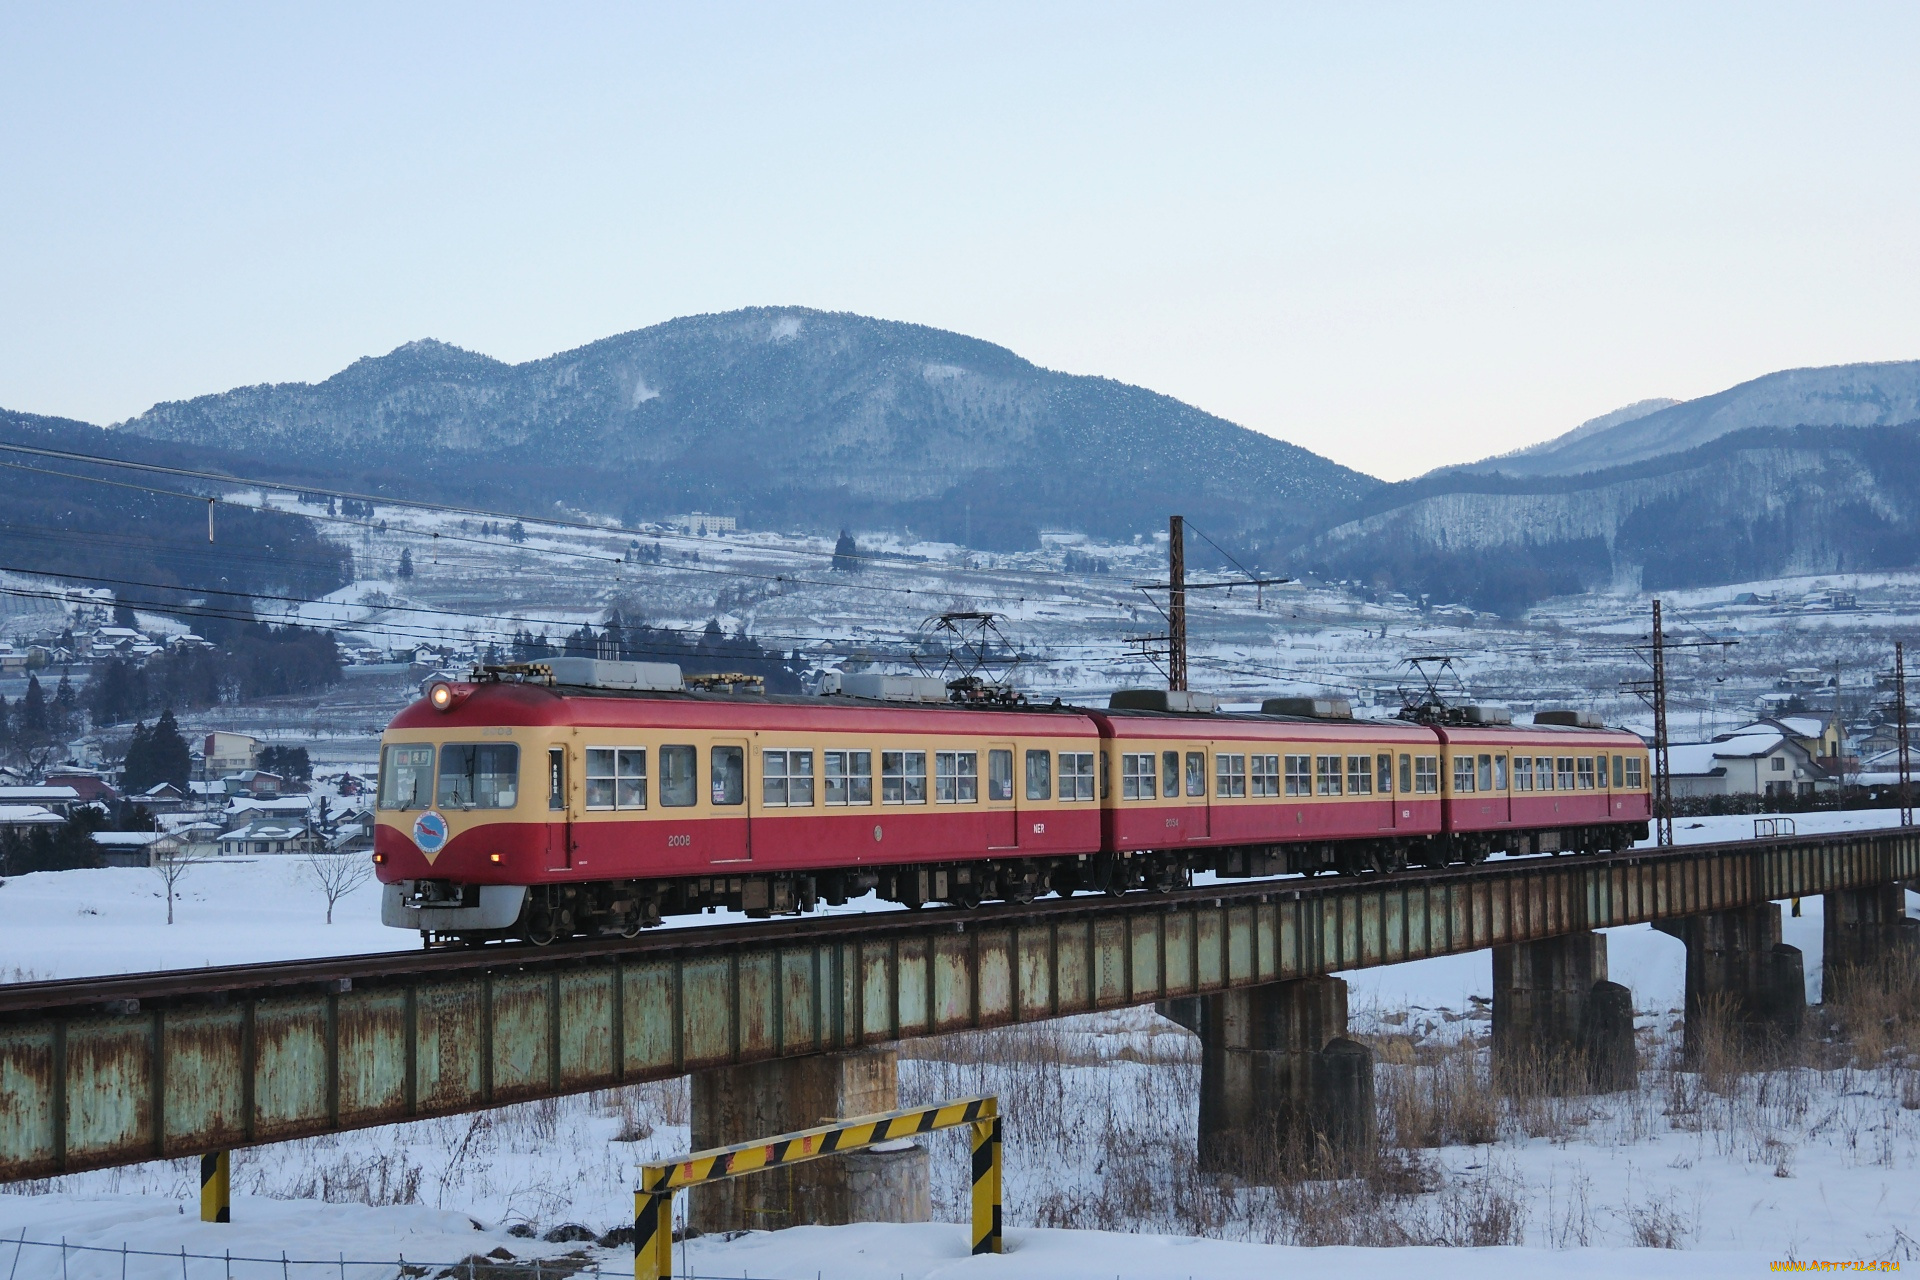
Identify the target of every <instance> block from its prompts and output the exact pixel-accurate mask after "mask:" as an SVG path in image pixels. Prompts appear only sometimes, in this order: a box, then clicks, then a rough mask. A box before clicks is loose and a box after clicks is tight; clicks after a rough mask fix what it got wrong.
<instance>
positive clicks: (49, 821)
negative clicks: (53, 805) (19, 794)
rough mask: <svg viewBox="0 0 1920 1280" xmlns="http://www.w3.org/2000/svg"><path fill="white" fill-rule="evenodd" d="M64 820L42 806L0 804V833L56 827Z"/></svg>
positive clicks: (64, 819) (64, 820)
mask: <svg viewBox="0 0 1920 1280" xmlns="http://www.w3.org/2000/svg"><path fill="white" fill-rule="evenodd" d="M64 822H66V818H64V817H63V816H61V815H60V814H57V813H55V812H54V811H53V810H51V809H49V808H47V807H45V806H44V805H37V804H0V831H31V830H33V829H34V828H35V827H57V826H60V825H61V824H63V823H64Z"/></svg>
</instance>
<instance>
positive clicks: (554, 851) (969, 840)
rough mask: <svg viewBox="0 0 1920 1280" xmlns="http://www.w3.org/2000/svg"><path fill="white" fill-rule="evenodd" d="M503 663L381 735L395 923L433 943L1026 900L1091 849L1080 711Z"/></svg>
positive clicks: (434, 697) (1090, 791)
mask: <svg viewBox="0 0 1920 1280" xmlns="http://www.w3.org/2000/svg"><path fill="white" fill-rule="evenodd" d="M504 672H505V674H506V676H507V677H508V678H501V673H499V672H495V673H483V674H486V675H488V677H489V678H484V679H481V680H478V681H476V682H474V683H464V684H442V685H436V686H435V687H434V688H433V690H432V691H431V693H430V695H429V697H428V698H426V699H423V700H422V701H421V702H419V703H416V704H415V705H414V706H412V707H409V708H408V709H407V710H406V711H404V712H402V713H401V714H400V715H399V716H398V717H397V718H396V719H395V720H394V722H393V724H392V726H391V727H390V728H389V730H388V732H387V735H386V738H385V740H384V743H383V746H382V757H381V774H380V786H379V808H378V821H379V826H378V829H377V831H376V835H375V846H374V847H375V859H376V861H377V862H378V863H379V867H378V871H379V874H380V878H381V880H382V881H383V882H385V885H386V888H385V891H384V892H385V896H384V898H383V901H382V918H383V919H384V920H385V921H386V923H388V924H390V925H394V926H397V927H401V928H407V929H415V930H418V931H420V932H421V933H423V934H425V935H427V936H428V939H429V941H433V940H435V939H447V938H457V939H465V940H484V939H489V938H505V937H514V938H524V939H526V940H528V941H532V942H535V943H546V942H550V941H553V940H554V939H555V938H557V937H566V936H570V935H575V934H608V933H618V934H622V935H625V936H632V935H633V934H634V933H636V932H638V931H639V930H640V929H642V928H644V927H646V926H648V925H652V924H657V923H659V921H660V919H661V918H662V917H663V916H665V915H671V914H676V913H685V912H694V911H701V910H705V909H710V908H726V909H731V910H739V911H744V912H746V913H748V914H750V915H755V916H766V915H779V914H790V913H795V912H799V911H806V910H810V909H811V908H812V907H813V906H814V905H815V904H816V903H817V902H819V901H823V900H824V901H826V902H828V903H830V904H838V903H841V902H844V901H846V900H847V899H848V898H849V897H852V896H856V895H859V894H862V893H865V892H868V891H875V892H877V893H878V895H879V896H880V897H882V898H886V899H891V900H893V901H897V902H902V903H904V904H906V905H908V906H912V907H918V906H921V905H923V904H925V903H928V902H951V903H957V904H959V905H962V906H973V905H977V904H978V903H979V902H981V901H983V900H988V899H1006V900H1013V901H1021V900H1025V899H1028V898H1031V897H1032V896H1034V895H1035V894H1037V893H1043V892H1047V891H1048V890H1050V889H1056V888H1073V887H1079V885H1080V883H1081V881H1083V880H1084V878H1085V877H1084V868H1085V863H1086V860H1087V858H1088V857H1089V856H1091V855H1093V854H1095V853H1097V852H1098V850H1099V838H1100V812H1099V804H1098V801H1097V799H1096V795H1095V784H1094V777H1095V760H1096V758H1097V754H1098V747H1099V742H1098V737H1097V734H1096V732H1095V730H1094V727H1093V724H1092V722H1091V720H1089V719H1088V718H1087V717H1086V716H1084V715H1082V714H1079V713H1076V712H1071V711H1051V710H1032V711H1027V710H980V709H968V708H962V707H955V706H951V705H947V704H945V703H944V702H939V701H934V700H933V699H934V698H935V697H936V696H937V697H939V698H944V696H945V693H946V690H945V687H944V685H941V684H940V683H939V682H938V681H931V682H927V681H914V680H911V679H902V678H893V677H888V678H885V679H879V678H876V679H875V680H874V681H873V682H872V683H873V684H874V691H875V693H876V694H877V695H879V696H875V697H858V696H836V697H808V698H801V697H769V696H765V695H763V694H760V693H759V692H758V691H757V689H755V688H753V687H752V686H750V685H745V684H738V685H737V687H735V688H734V689H732V690H730V691H726V692H720V691H713V690H704V691H703V690H698V689H696V690H688V689H686V688H684V686H683V684H682V681H681V678H680V673H679V670H678V668H675V667H672V666H670V665H665V664H647V663H624V662H622V663H616V662H596V661H594V660H591V659H566V658H561V659H553V660H551V661H550V662H548V663H545V664H541V665H540V666H538V667H535V668H530V669H526V670H520V669H511V668H509V669H504ZM847 683H849V684H855V683H857V682H856V681H854V680H851V679H850V680H849V681H848V682H847ZM896 685H897V686H899V688H898V689H896V688H895V686H896ZM925 685H932V686H934V687H933V688H931V689H929V688H924V687H921V686H925ZM903 691H904V692H903ZM896 695H897V696H896Z"/></svg>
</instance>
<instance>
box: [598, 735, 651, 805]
mask: <svg viewBox="0 0 1920 1280" xmlns="http://www.w3.org/2000/svg"><path fill="white" fill-rule="evenodd" d="M586 783H587V808H589V809H644V808H646V807H647V752H646V748H644V747H634V748H614V747H588V748H587V772H586Z"/></svg>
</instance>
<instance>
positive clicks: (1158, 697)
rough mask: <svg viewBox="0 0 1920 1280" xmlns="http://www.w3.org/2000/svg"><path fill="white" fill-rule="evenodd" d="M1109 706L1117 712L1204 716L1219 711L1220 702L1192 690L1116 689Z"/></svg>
mask: <svg viewBox="0 0 1920 1280" xmlns="http://www.w3.org/2000/svg"><path fill="white" fill-rule="evenodd" d="M1107 706H1108V707H1110V708H1111V709H1113V710H1115V711H1177V712H1180V713H1182V714H1185V715H1203V716H1204V715H1211V714H1213V712H1215V711H1217V710H1219V707H1220V700H1219V699H1218V698H1216V697H1214V696H1213V695H1212V694H1210V693H1195V692H1194V691H1193V690H1191V689H1115V690H1114V691H1113V696H1112V697H1110V698H1108V699H1107Z"/></svg>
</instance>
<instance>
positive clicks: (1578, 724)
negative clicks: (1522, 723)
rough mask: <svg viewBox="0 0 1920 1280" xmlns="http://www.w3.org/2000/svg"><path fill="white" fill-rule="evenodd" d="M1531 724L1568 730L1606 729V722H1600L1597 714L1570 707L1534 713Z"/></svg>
mask: <svg viewBox="0 0 1920 1280" xmlns="http://www.w3.org/2000/svg"><path fill="white" fill-rule="evenodd" d="M1533 722H1534V723H1535V724H1557V725H1564V726H1566V727H1567V728H1570V729H1604V728H1606V727H1607V722H1606V721H1605V720H1602V719H1601V718H1600V716H1599V714H1598V713H1596V712H1592V711H1576V710H1574V709H1573V708H1571V707H1559V708H1556V709H1554V710H1552V711H1536V712H1534V713H1533Z"/></svg>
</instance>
